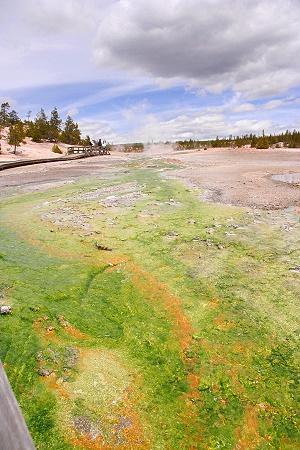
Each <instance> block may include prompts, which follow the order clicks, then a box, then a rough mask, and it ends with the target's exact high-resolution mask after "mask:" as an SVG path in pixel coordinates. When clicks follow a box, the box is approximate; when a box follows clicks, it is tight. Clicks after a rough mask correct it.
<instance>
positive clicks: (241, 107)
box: [232, 103, 256, 113]
mask: <svg viewBox="0 0 300 450" xmlns="http://www.w3.org/2000/svg"><path fill="white" fill-rule="evenodd" d="M255 109H256V108H255V106H254V105H252V103H243V104H241V105H238V106H235V107H234V108H232V112H233V113H241V112H249V111H254V110H255Z"/></svg>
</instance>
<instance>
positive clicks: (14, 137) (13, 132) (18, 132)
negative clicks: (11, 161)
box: [8, 120, 25, 153]
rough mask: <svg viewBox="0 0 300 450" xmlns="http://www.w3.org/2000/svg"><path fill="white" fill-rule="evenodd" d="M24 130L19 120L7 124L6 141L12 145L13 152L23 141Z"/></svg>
mask: <svg viewBox="0 0 300 450" xmlns="http://www.w3.org/2000/svg"><path fill="white" fill-rule="evenodd" d="M24 138H25V132H24V127H23V123H22V122H21V121H20V120H19V121H18V122H17V123H14V124H11V125H10V126H9V132H8V143H9V145H13V146H14V153H16V149H17V147H19V146H20V144H21V143H24Z"/></svg>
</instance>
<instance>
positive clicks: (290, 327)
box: [0, 161, 300, 450]
mask: <svg viewBox="0 0 300 450" xmlns="http://www.w3.org/2000/svg"><path fill="white" fill-rule="evenodd" d="M172 167H173V166H172V165H168V164H166V163H165V164H164V163H162V162H155V164H150V163H149V164H148V167H147V164H146V163H145V161H144V162H143V161H142V163H141V164H132V165H128V166H126V167H125V166H124V168H123V169H124V170H119V171H118V173H108V174H105V176H103V174H102V176H95V175H93V176H91V177H85V178H81V179H78V180H77V181H76V183H74V184H68V185H67V186H62V187H58V188H56V189H52V190H48V191H42V192H35V193H31V194H22V195H19V194H18V195H17V194H16V193H15V194H14V195H12V196H11V197H10V198H6V199H2V200H1V202H0V306H1V305H9V306H11V307H12V314H11V315H1V316H0V359H1V361H2V363H3V365H4V367H5V370H6V372H7V375H8V378H9V380H10V383H11V385H12V388H13V390H14V392H15V395H16V397H17V399H18V402H19V404H20V407H21V409H22V412H23V415H24V417H25V420H26V422H27V425H28V428H29V430H30V433H31V435H32V438H33V440H34V442H35V444H36V447H37V448H38V449H45V450H50V449H53V450H54V449H55V450H57V449H72V448H78V449H121V450H123V449H124V450H125V449H132V448H134V449H135V448H136V449H141V450H142V449H157V450H158V449H172V450H178V449H219V448H221V449H222V448H224V449H270V448H274V449H296V448H299V447H300V439H299V392H300V391H299V375H300V369H299V330H300V309H299V299H300V289H299V281H300V266H299V264H300V259H299V257H300V249H299V236H300V234H299V230H300V227H299V216H297V215H296V214H295V213H294V211H293V210H292V209H291V210H287V211H258V210H251V209H244V208H234V207H230V206H221V205H212V204H206V203H202V202H201V201H200V200H199V198H198V197H199V195H200V194H201V192H199V191H197V190H195V189H193V188H190V187H187V186H185V185H183V184H181V183H179V181H177V180H174V179H172V178H171V177H168V175H169V174H171V170H172Z"/></svg>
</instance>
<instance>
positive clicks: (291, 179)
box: [272, 172, 300, 183]
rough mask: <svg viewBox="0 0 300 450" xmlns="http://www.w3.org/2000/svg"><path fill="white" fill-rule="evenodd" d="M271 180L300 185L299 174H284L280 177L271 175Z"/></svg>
mask: <svg viewBox="0 0 300 450" xmlns="http://www.w3.org/2000/svg"><path fill="white" fill-rule="evenodd" d="M272 178H273V180H276V181H283V182H285V183H300V173H299V172H296V173H284V174H282V175H273V177H272Z"/></svg>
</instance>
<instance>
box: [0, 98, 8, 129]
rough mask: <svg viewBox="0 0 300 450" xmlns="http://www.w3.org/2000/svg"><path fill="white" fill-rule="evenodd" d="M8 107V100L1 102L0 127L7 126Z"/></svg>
mask: <svg viewBox="0 0 300 450" xmlns="http://www.w3.org/2000/svg"><path fill="white" fill-rule="evenodd" d="M9 109H10V105H9V103H8V102H5V103H2V105H1V108H0V127H7V126H8V125H9Z"/></svg>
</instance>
